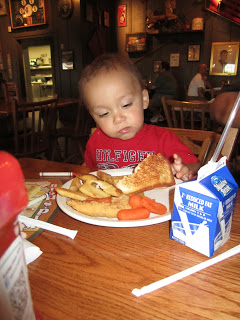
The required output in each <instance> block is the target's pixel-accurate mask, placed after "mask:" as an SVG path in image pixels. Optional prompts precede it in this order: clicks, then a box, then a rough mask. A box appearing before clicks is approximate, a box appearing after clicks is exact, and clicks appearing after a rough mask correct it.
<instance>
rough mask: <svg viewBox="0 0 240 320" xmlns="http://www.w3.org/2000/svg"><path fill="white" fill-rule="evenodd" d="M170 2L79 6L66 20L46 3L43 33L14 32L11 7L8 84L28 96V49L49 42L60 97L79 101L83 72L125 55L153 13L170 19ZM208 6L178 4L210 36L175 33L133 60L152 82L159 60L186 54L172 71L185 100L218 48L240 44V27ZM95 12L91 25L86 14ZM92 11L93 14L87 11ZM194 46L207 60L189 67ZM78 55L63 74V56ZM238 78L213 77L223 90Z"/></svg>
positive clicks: (6, 39)
mask: <svg viewBox="0 0 240 320" xmlns="http://www.w3.org/2000/svg"><path fill="white" fill-rule="evenodd" d="M166 1H167V0H159V1H155V0H126V1H125V0H117V1H112V0H82V1H80V0H73V4H74V10H73V14H72V16H71V17H70V18H68V19H63V18H61V17H60V16H59V14H58V11H57V2H58V1H55V0H46V6H47V11H48V12H47V17H48V18H47V24H46V25H44V26H41V27H40V26H39V27H37V26H36V27H30V28H23V29H19V30H12V32H9V31H8V27H9V26H10V16H9V8H8V1H7V0H5V2H6V6H7V15H5V16H0V50H1V51H2V57H3V64H4V70H0V71H1V72H2V71H3V73H4V77H5V78H6V80H7V81H14V82H18V83H19V84H20V85H21V91H22V94H23V95H24V93H25V88H24V81H23V79H24V74H23V59H22V48H23V47H24V46H26V45H39V44H44V43H46V42H49V43H51V45H52V63H53V66H54V69H55V84H56V92H57V93H58V94H60V95H61V96H62V97H77V96H78V89H77V84H78V80H79V77H80V74H81V70H82V68H83V67H84V66H85V65H86V64H88V63H89V62H91V61H92V59H93V58H94V57H95V56H96V55H98V54H100V53H102V52H107V51H108V52H109V51H119V52H121V53H123V54H125V55H127V52H126V50H125V37H126V34H127V33H134V32H144V31H145V21H146V17H147V16H149V15H150V14H151V12H153V11H156V10H157V11H158V12H159V13H160V14H162V13H163V14H164V10H165V3H166ZM120 4H126V5H127V24H126V27H118V26H117V22H118V21H117V20H118V19H117V8H118V5H120ZM204 4H205V1H204V0H176V10H175V13H176V15H177V16H178V17H181V19H183V18H184V21H186V22H190V23H191V21H192V18H194V17H203V18H204V31H203V32H197V33H191V32H188V33H186V32H185V33H175V34H168V33H167V34H159V35H148V42H149V48H148V50H147V51H146V52H145V53H144V54H140V55H131V59H132V60H133V61H134V63H135V64H136V65H137V67H138V68H139V70H140V72H141V74H142V76H143V78H145V79H146V80H148V79H152V80H154V77H155V76H156V74H154V72H153V61H154V60H166V61H169V59H170V54H171V53H179V54H180V65H179V67H176V68H172V72H173V74H174V75H175V76H176V78H177V80H178V82H179V87H180V90H179V95H180V97H181V96H183V95H184V86H187V85H188V84H189V82H190V81H191V79H192V77H193V76H194V75H195V74H196V72H197V69H198V66H199V64H200V63H206V64H207V65H209V63H210V57H211V45H212V42H231V41H239V39H240V25H237V24H235V23H233V22H231V21H229V20H227V19H225V18H222V17H220V16H218V15H215V14H213V13H211V12H209V11H206V10H205V9H204ZM89 8H90V11H91V10H92V15H91V19H89V17H87V14H86V12H87V11H88V12H89ZM87 9H88V10H87ZM104 11H106V12H108V13H109V27H108V26H106V25H105V24H104V19H103V15H104ZM189 44H200V45H201V55H200V61H199V62H188V61H187V50H188V45H189ZM63 49H64V50H73V53H74V70H71V71H63V70H62V67H61V51H62V50H63ZM9 56H10V57H11V64H12V73H13V76H12V79H10V78H9V77H8V72H7V63H8V61H7V57H9ZM239 72H240V64H239V65H238V76H234V77H226V76H225V77H220V76H210V80H211V81H212V83H213V85H214V86H219V82H220V80H221V79H222V78H224V79H226V80H230V81H233V80H235V79H236V78H239Z"/></svg>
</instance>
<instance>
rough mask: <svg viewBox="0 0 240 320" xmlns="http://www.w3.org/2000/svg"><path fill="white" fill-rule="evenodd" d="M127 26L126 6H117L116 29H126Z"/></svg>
mask: <svg viewBox="0 0 240 320" xmlns="http://www.w3.org/2000/svg"><path fill="white" fill-rule="evenodd" d="M126 25H127V5H126V4H121V5H120V6H118V27H126Z"/></svg>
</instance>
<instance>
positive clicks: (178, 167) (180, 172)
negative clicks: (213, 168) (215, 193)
mask: <svg viewBox="0 0 240 320" xmlns="http://www.w3.org/2000/svg"><path fill="white" fill-rule="evenodd" d="M173 159H174V162H173V163H172V164H171V166H172V171H173V174H174V175H176V178H178V179H182V180H183V181H187V180H189V179H193V178H194V177H195V176H196V172H197V170H198V169H199V168H200V163H192V164H190V163H189V164H185V163H182V158H181V157H179V156H178V155H177V154H174V155H173ZM191 167H193V168H191Z"/></svg>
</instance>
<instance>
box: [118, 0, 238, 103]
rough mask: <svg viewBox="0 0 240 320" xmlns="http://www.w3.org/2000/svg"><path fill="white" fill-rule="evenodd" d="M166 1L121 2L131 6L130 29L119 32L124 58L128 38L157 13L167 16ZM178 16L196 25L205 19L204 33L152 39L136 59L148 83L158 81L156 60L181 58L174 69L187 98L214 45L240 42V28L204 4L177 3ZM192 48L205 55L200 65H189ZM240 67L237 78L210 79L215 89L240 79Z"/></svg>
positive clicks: (196, 0)
mask: <svg viewBox="0 0 240 320" xmlns="http://www.w3.org/2000/svg"><path fill="white" fill-rule="evenodd" d="M165 3H166V1H165V0H162V1H154V0H145V1H144V0H128V1H122V0H120V1H118V5H119V4H127V26H126V27H118V28H117V38H118V50H119V51H120V52H122V53H123V54H127V53H126V51H125V34H126V33H131V32H142V31H145V21H146V17H149V16H150V14H151V13H152V12H154V11H158V13H159V14H164V13H165ZM175 13H176V15H177V16H178V17H179V18H181V20H182V21H185V22H189V23H191V22H192V19H193V18H195V17H202V18H203V19H204V31H203V32H195V33H191V32H185V33H184V32H181V33H175V34H174V33H173V34H170V33H166V34H158V35H149V36H148V38H149V49H148V51H147V52H145V53H144V54H142V55H141V56H140V57H139V56H138V57H133V58H132V59H133V61H134V62H135V63H136V65H137V66H138V68H139V70H140V72H141V74H142V75H143V78H144V79H145V80H149V79H151V80H154V78H155V77H156V74H154V72H153V61H154V60H165V61H168V62H169V60H170V54H171V53H179V54H180V64H179V67H174V68H171V71H172V73H173V74H174V75H175V77H176V78H177V80H178V83H179V96H180V98H182V97H183V96H184V94H185V91H184V87H186V86H188V85H189V83H190V81H191V79H192V78H193V76H194V75H195V74H196V73H197V70H198V66H199V64H201V63H205V64H207V65H208V66H209V65H210V58H211V47H212V42H232V41H239V39H240V25H237V24H236V23H234V22H232V21H230V20H227V19H226V18H223V17H220V16H218V15H216V14H214V13H211V12H209V11H207V10H205V1H204V0H202V1H201V0H177V1H176V10H175ZM189 44H200V45H201V54H200V61H199V62H188V60H187V52H188V45H189ZM239 74H240V63H239V64H238V72H237V76H231V77H228V76H224V77H222V76H209V79H210V81H211V82H212V84H213V85H214V86H215V87H218V86H219V83H220V80H221V79H225V80H229V81H234V80H236V79H237V78H239Z"/></svg>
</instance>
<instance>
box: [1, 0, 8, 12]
mask: <svg viewBox="0 0 240 320" xmlns="http://www.w3.org/2000/svg"><path fill="white" fill-rule="evenodd" d="M5 1H6V0H0V16H5V15H6V14H7V8H6V2H5Z"/></svg>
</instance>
